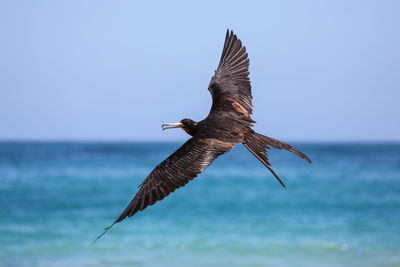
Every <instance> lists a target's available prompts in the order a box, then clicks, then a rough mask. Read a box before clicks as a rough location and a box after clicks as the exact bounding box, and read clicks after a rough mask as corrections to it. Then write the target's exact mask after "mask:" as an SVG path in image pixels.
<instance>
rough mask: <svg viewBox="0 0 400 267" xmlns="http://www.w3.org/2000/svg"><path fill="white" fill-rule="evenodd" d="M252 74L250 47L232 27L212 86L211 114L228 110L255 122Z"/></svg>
mask: <svg viewBox="0 0 400 267" xmlns="http://www.w3.org/2000/svg"><path fill="white" fill-rule="evenodd" d="M249 74H250V73H249V58H248V56H247V53H246V47H244V46H242V42H241V41H240V40H239V39H238V38H237V36H236V35H235V34H234V33H233V32H232V31H229V30H228V31H227V32H226V38H225V44H224V49H223V51H222V55H221V60H220V62H219V65H218V69H217V70H216V71H215V75H214V76H213V77H212V79H211V81H210V84H209V86H208V90H209V91H210V93H211V95H212V98H213V104H212V107H211V110H210V114H212V113H213V112H217V111H224V112H229V113H230V115H231V116H232V117H233V118H236V119H240V121H241V122H243V121H245V122H247V124H248V123H252V122H254V121H253V120H252V119H251V118H250V114H251V113H252V103H251V100H252V96H251V85H250V79H249Z"/></svg>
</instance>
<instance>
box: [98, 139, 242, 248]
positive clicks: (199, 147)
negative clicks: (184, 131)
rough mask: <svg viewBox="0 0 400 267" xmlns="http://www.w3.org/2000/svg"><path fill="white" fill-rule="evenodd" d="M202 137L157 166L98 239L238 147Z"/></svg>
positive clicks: (191, 141)
mask: <svg viewBox="0 0 400 267" xmlns="http://www.w3.org/2000/svg"><path fill="white" fill-rule="evenodd" d="M203 136H204V135H202V134H201V133H199V134H198V135H195V136H194V137H193V138H191V139H189V140H188V141H187V142H186V143H185V144H183V145H182V146H181V147H180V148H179V149H178V150H177V151H175V153H173V154H172V155H171V156H169V157H168V158H167V159H165V160H164V161H163V162H161V163H160V164H159V165H158V166H157V167H155V168H154V170H153V171H152V172H151V173H150V174H149V176H147V178H146V179H145V180H144V181H143V183H142V184H141V185H140V186H139V187H140V189H139V191H138V192H137V193H136V195H135V197H134V198H133V199H132V201H131V202H130V203H129V205H128V206H127V207H126V209H125V210H124V211H123V212H122V214H121V215H120V216H119V217H118V218H117V219H116V220H115V221H114V223H113V224H112V225H111V226H109V227H107V228H106V229H105V231H104V232H103V234H101V235H100V236H99V237H98V238H97V239H99V238H100V237H101V236H103V235H104V234H105V233H106V232H107V230H108V229H110V228H111V227H112V226H113V225H114V224H116V223H118V222H120V221H122V220H124V219H125V218H126V217H130V216H132V215H134V214H135V213H137V212H138V211H142V210H144V209H145V208H146V207H148V206H151V205H153V204H154V203H156V202H157V201H159V200H162V199H163V198H165V197H166V196H168V195H169V194H170V193H172V192H174V191H175V190H176V189H178V188H180V187H182V186H184V185H185V184H187V183H188V182H189V181H191V180H193V179H194V178H195V177H196V176H197V175H198V174H200V173H201V172H202V171H203V170H204V169H205V168H207V167H208V166H209V165H210V164H211V163H212V162H213V161H214V160H215V159H216V158H217V157H218V156H219V155H221V154H223V153H225V152H227V151H229V150H230V149H231V148H233V147H234V146H235V143H232V142H225V141H222V140H219V139H217V138H211V137H210V138H207V137H203ZM97 239H96V240H97Z"/></svg>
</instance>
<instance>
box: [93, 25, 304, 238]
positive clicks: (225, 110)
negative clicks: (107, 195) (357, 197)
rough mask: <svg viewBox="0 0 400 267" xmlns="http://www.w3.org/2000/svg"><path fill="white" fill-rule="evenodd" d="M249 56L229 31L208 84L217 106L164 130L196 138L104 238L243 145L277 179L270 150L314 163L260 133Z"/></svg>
mask: <svg viewBox="0 0 400 267" xmlns="http://www.w3.org/2000/svg"><path fill="white" fill-rule="evenodd" d="M249 74H250V73H249V58H248V54H247V52H246V47H245V46H243V45H242V42H241V41H240V40H239V39H238V37H237V36H236V34H234V33H233V31H230V30H229V29H228V30H227V32H226V37H225V43H224V46H223V50H222V55H221V58H220V61H219V65H218V68H217V70H216V71H215V74H214V76H213V77H212V78H211V81H210V83H209V85H208V90H209V91H210V93H211V96H212V106H211V110H210V112H209V114H208V116H207V117H206V118H205V119H204V120H202V121H198V122H196V121H193V120H191V119H187V118H185V119H182V120H180V121H179V122H177V123H164V124H163V125H162V130H167V129H173V128H180V129H182V130H184V131H185V132H186V133H187V134H189V135H190V136H191V138H190V139H189V140H188V141H186V142H185V143H184V144H183V145H182V146H181V147H180V148H179V149H178V150H177V151H175V152H174V153H173V154H172V155H170V156H169V157H168V158H166V159H165V160H164V161H163V162H161V163H160V164H158V165H157V166H156V167H155V168H154V169H153V171H152V172H151V173H150V174H149V175H148V176H147V177H146V179H144V181H143V182H142V183H141V184H140V185H139V190H138V192H137V193H136V195H135V196H134V197H133V199H132V201H131V202H130V203H129V204H128V206H127V207H126V208H125V210H124V211H123V212H122V213H121V215H120V216H119V217H118V218H117V219H116V220H115V221H114V222H113V223H112V224H111V225H110V226H109V227H107V228H105V229H104V232H103V233H102V234H101V235H99V236H98V237H97V239H96V241H97V240H98V239H99V238H101V237H102V236H103V235H104V234H105V233H106V232H107V231H108V230H109V229H110V228H111V227H112V226H113V225H115V224H116V223H119V222H121V221H122V220H124V219H125V218H127V217H131V216H133V215H135V214H136V213H137V212H139V211H143V210H144V209H145V208H147V207H148V206H151V205H153V204H155V203H156V202H157V201H160V200H162V199H164V198H165V197H167V196H168V195H169V194H171V193H172V192H174V191H175V190H176V189H178V188H180V187H183V186H185V185H186V184H187V183H188V182H190V181H191V180H193V179H194V178H195V177H196V176H197V175H199V174H200V173H202V172H203V171H204V169H206V168H207V167H208V166H209V165H210V164H211V163H212V162H213V161H214V160H215V159H216V158H217V157H218V156H220V155H222V154H224V153H226V152H228V151H229V150H231V149H232V148H233V147H234V146H235V145H236V144H239V143H242V144H243V145H244V146H245V147H246V148H247V149H248V150H249V151H250V152H251V153H252V154H253V155H254V156H255V157H256V158H257V159H258V160H259V161H261V163H262V164H264V166H265V167H267V169H268V170H269V171H270V172H271V173H272V174H273V175H274V176H275V178H276V179H277V180H278V181H279V183H280V184H281V185H282V186H283V187H284V188H286V186H285V184H284V183H283V182H282V180H281V179H280V178H279V176H278V175H277V174H276V173H275V172H274V170H273V169H272V167H271V164H270V162H269V159H268V153H267V151H268V150H269V149H270V148H276V149H281V150H288V151H290V152H292V153H294V154H295V155H297V156H299V157H300V158H302V159H305V160H306V161H307V162H308V163H311V160H310V159H309V158H308V157H307V156H306V155H305V154H303V153H302V152H301V151H300V150H298V149H296V148H295V147H293V146H291V145H289V144H287V143H284V142H282V141H279V140H277V139H274V138H271V137H268V136H264V135H262V134H259V133H257V132H255V131H254V130H253V129H252V127H253V125H254V123H255V121H254V120H253V119H252V118H251V117H250V115H251V114H252V109H253V106H252V94H251V84H250V79H249Z"/></svg>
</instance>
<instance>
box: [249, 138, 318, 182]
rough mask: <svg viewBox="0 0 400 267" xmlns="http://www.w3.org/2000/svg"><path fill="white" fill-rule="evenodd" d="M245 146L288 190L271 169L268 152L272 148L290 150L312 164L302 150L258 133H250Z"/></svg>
mask: <svg viewBox="0 0 400 267" xmlns="http://www.w3.org/2000/svg"><path fill="white" fill-rule="evenodd" d="M243 145H244V146H245V147H246V148H247V149H248V150H249V151H250V152H251V153H252V154H253V155H254V156H255V157H256V158H257V159H258V160H259V161H261V162H262V164H264V165H265V167H267V168H268V170H270V171H271V173H272V174H273V175H274V176H275V178H276V179H277V180H278V181H279V182H280V183H281V185H282V186H283V187H284V188H286V186H285V185H284V183H283V182H282V181H281V179H280V178H279V176H278V175H277V174H276V173H275V172H274V170H273V169H272V168H271V164H270V163H269V160H268V152H267V150H268V149H270V147H273V148H277V149H284V150H288V151H290V152H292V153H294V154H296V155H297V156H299V157H300V158H302V159H305V160H307V162H308V163H311V160H310V159H309V158H308V157H307V156H306V155H304V154H303V153H302V152H301V151H300V150H298V149H297V148H295V147H293V146H291V145H289V144H286V143H284V142H282V141H279V140H277V139H274V138H271V137H268V136H264V135H262V134H259V133H256V132H254V131H252V132H250V133H249V134H248V135H247V136H246V138H245V141H244V142H243Z"/></svg>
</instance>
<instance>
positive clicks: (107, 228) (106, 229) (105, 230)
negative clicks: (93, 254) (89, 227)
mask: <svg viewBox="0 0 400 267" xmlns="http://www.w3.org/2000/svg"><path fill="white" fill-rule="evenodd" d="M114 224H115V222H114V223H113V224H111V225H110V226H108V227H106V228H104V232H103V233H102V234H101V235H99V236H98V237H97V238H96V239H95V240H94V241H93V244H94V243H96V242H97V240H99V239H100V238H101V237H102V236H103V235H104V234H105V233H107V231H108V230H110V228H111V227H113V225H114Z"/></svg>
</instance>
